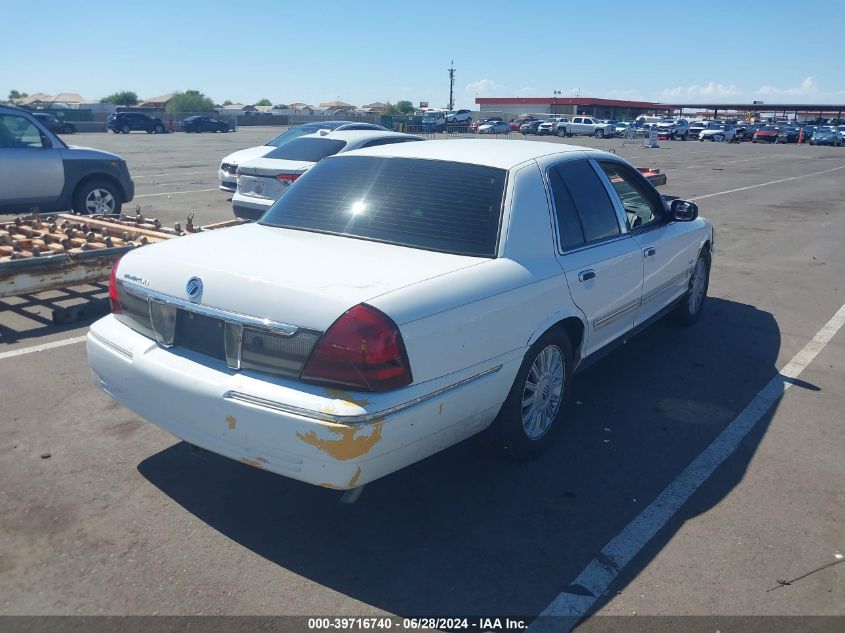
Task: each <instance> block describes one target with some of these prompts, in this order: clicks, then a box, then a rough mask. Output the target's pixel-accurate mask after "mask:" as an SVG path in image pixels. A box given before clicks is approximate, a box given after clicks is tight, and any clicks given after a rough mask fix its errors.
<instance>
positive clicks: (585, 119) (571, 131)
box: [558, 116, 615, 138]
mask: <svg viewBox="0 0 845 633" xmlns="http://www.w3.org/2000/svg"><path fill="white" fill-rule="evenodd" d="M613 127H614V126H613V125H612V124H610V123H602V122H601V121H599V120H598V119H596V118H594V117H590V116H575V117H572V120H571V121H569V122H568V123H566V125H565V126H564V125H563V124H561V125H559V126H558V136H579V135H581V136H595V137H596V138H604V137H606V136H607V137H611V136H614V134H615V131H614V129H613Z"/></svg>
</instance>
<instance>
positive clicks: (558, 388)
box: [522, 345, 565, 440]
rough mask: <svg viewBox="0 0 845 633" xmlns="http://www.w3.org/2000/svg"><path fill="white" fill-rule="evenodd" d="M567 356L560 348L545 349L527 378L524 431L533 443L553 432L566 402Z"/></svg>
mask: <svg viewBox="0 0 845 633" xmlns="http://www.w3.org/2000/svg"><path fill="white" fill-rule="evenodd" d="M564 376H565V372H564V365H563V354H562V353H561V351H560V348H558V347H557V345H549V346H548V347H546V348H544V349H543V351H541V352H540V353H539V354H538V355H537V357H536V358H535V359H534V362H533V363H532V364H531V369H530V370H529V371H528V375H527V376H526V377H525V386H524V387H523V390H522V428H523V430H524V431H525V435H526V436H528V438H529V439H531V440H539V439H540V438H541V437H543V436H544V435H545V434H546V433H547V432H548V431H549V429H550V428H551V426H552V423H553V422H554V420H555V418H556V417H557V414H558V411H559V409H560V403H561V400H562V398H563V382H564Z"/></svg>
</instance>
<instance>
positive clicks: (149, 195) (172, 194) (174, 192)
mask: <svg viewBox="0 0 845 633" xmlns="http://www.w3.org/2000/svg"><path fill="white" fill-rule="evenodd" d="M203 191H219V189H218V188H217V187H214V188H213V189H189V190H188V191H162V192H161V193H142V194H141V195H140V196H135V197H136V198H151V197H153V196H176V195H179V194H182V193H202V192H203Z"/></svg>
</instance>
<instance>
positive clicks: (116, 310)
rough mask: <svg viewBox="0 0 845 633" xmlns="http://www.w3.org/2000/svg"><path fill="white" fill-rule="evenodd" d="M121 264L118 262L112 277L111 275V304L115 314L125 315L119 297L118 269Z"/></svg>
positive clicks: (113, 268) (112, 270)
mask: <svg viewBox="0 0 845 633" xmlns="http://www.w3.org/2000/svg"><path fill="white" fill-rule="evenodd" d="M119 264H120V260H117V261H116V262H115V263H114V266H112V268H111V275H109V302H110V303H111V311H112V312H113V313H114V314H123V308H122V307H121V305H120V299H119V298H118V296H117V267H118V265H119Z"/></svg>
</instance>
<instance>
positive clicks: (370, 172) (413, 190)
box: [261, 156, 507, 257]
mask: <svg viewBox="0 0 845 633" xmlns="http://www.w3.org/2000/svg"><path fill="white" fill-rule="evenodd" d="M506 173H507V172H506V171H505V170H502V169H495V168H492V167H484V166H480V165H468V164H464V163H453V162H448V161H436V160H422V159H414V158H385V157H376V156H345V157H342V158H341V157H338V158H331V159H328V160H325V161H323V162H322V163H319V164H318V165H316V166H315V167H314V168H313V169H312V170H310V171H309V172H308V173H307V174H305V175H304V176H302V177H301V178H300V179H299V180H297V181H296V182H295V183H294V184H293V185H291V187H290V188H289V189H288V190H287V192H286V193H285V195H283V196H281V197H280V198H279V199H278V200H277V201H276V203H275V204H274V205H273V206H272V207H271V208H270V210H269V211H267V213H266V214H265V215H264V217H263V218H262V219H261V223H262V224H269V225H273V226H281V227H287V228H293V229H302V230H307V231H316V232H323V233H333V234H338V235H348V236H352V237H359V238H363V239H370V240H374V241H379V242H388V243H391V244H399V245H403V246H411V247H414V248H423V249H426V250H433V251H440V252H446V253H455V254H461V255H472V256H477V257H495V255H496V244H497V240H498V235H499V224H500V221H501V211H502V198H503V196H504V189H505V179H506Z"/></svg>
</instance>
